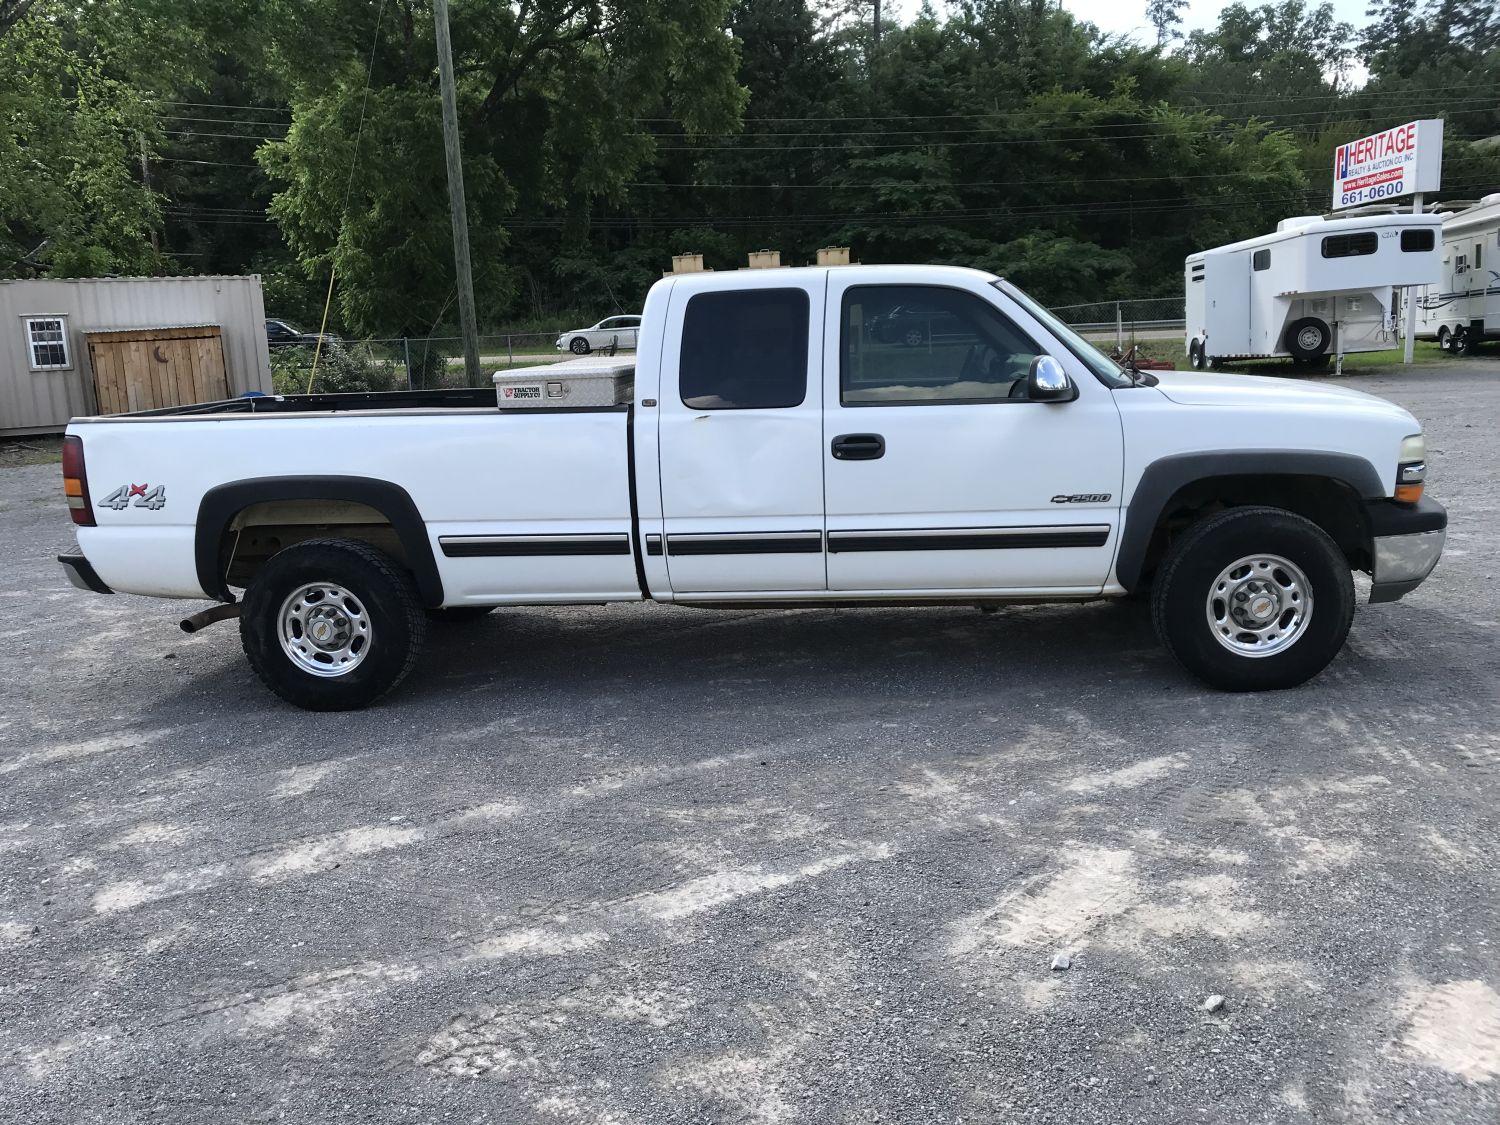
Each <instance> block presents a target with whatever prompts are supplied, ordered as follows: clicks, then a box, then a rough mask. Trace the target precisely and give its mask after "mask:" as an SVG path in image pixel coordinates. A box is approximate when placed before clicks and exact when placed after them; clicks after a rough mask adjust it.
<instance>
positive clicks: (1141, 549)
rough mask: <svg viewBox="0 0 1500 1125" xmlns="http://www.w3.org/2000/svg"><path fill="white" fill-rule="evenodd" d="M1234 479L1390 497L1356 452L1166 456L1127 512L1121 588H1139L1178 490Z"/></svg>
mask: <svg viewBox="0 0 1500 1125" xmlns="http://www.w3.org/2000/svg"><path fill="white" fill-rule="evenodd" d="M1229 476H1303V477H1327V478H1329V479H1331V480H1336V481H1339V482H1340V483H1342V484H1346V485H1348V486H1349V487H1350V488H1351V489H1353V490H1354V493H1355V495H1356V496H1359V497H1360V498H1361V499H1367V500H1373V499H1379V498H1381V497H1384V496H1385V494H1386V493H1385V485H1384V484H1382V483H1381V480H1380V474H1379V473H1378V472H1376V471H1375V466H1374V465H1372V464H1370V462H1368V461H1366V460H1365V459H1364V458H1363V457H1356V456H1354V455H1353V454H1351V453H1322V452H1316V451H1309V450H1301V449H1261V450H1255V451H1245V452H1229V451H1226V452H1222V453H1218V452H1213V453H1177V454H1174V455H1172V456H1171V457H1163V458H1161V459H1160V460H1157V461H1153V462H1151V464H1149V465H1147V466H1146V471H1145V472H1143V473H1142V474H1141V480H1140V483H1139V484H1137V485H1136V487H1135V495H1134V496H1132V497H1131V499H1130V506H1129V507H1128V508H1127V509H1126V511H1125V530H1124V532H1123V534H1121V536H1120V554H1119V556H1118V557H1117V558H1116V559H1115V576H1116V577H1117V578H1118V579H1119V581H1120V585H1122V586H1124V587H1125V589H1127V590H1132V591H1133V590H1135V589H1136V588H1137V587H1138V586H1139V584H1140V581H1141V571H1142V570H1143V568H1144V567H1145V563H1146V549H1147V548H1148V547H1149V546H1150V545H1151V533H1152V531H1153V530H1155V528H1156V521H1157V519H1158V518H1160V516H1161V514H1162V509H1163V508H1165V507H1166V504H1167V501H1168V500H1170V499H1171V498H1172V496H1173V495H1174V494H1175V493H1176V492H1177V491H1178V489H1180V488H1182V487H1184V486H1185V485H1189V484H1192V483H1193V482H1194V481H1199V480H1206V479H1208V478H1209V477H1229Z"/></svg>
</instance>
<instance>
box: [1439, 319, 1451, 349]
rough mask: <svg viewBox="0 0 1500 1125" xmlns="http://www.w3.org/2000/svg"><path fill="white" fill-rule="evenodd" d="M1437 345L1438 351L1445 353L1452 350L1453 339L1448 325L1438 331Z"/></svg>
mask: <svg viewBox="0 0 1500 1125" xmlns="http://www.w3.org/2000/svg"><path fill="white" fill-rule="evenodd" d="M1437 345H1438V350H1439V351H1444V352H1446V351H1448V350H1450V349H1451V348H1452V346H1453V337H1452V336H1451V334H1450V333H1449V332H1448V326H1447V325H1446V324H1445V325H1443V326H1442V327H1441V328H1439V329H1438V337H1437Z"/></svg>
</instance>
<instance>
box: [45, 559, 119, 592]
mask: <svg viewBox="0 0 1500 1125" xmlns="http://www.w3.org/2000/svg"><path fill="white" fill-rule="evenodd" d="M57 561H58V562H60V563H62V567H63V570H64V571H66V572H67V575H68V581H69V582H71V583H73V585H75V586H77V587H78V588H79V589H80V590H89V591H91V592H93V593H95V594H113V593H114V591H113V590H111V589H110V588H109V587H108V586H106V585H105V584H104V580H103V579H101V578H100V577H99V575H98V573H97V572H96V571H95V570H94V568H93V565H92V564H91V563H90V562H89V560H88V559H86V558H84V557H83V556H82V555H58V556H57Z"/></svg>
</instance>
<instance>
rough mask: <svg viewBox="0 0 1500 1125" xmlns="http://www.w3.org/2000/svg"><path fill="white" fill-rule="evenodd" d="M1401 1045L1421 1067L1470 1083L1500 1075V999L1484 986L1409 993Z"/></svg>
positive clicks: (1459, 984)
mask: <svg viewBox="0 0 1500 1125" xmlns="http://www.w3.org/2000/svg"><path fill="white" fill-rule="evenodd" d="M1402 1007H1403V1008H1405V1009H1406V1010H1407V1011H1408V1012H1409V1013H1410V1014H1409V1017H1408V1022H1407V1027H1406V1031H1405V1033H1404V1034H1403V1036H1402V1038H1401V1045H1402V1047H1403V1048H1404V1049H1405V1051H1406V1053H1407V1054H1408V1055H1410V1056H1412V1057H1414V1058H1416V1059H1418V1060H1419V1061H1421V1062H1425V1063H1428V1064H1430V1065H1432V1066H1436V1067H1440V1068H1441V1069H1443V1070H1446V1071H1447V1072H1448V1073H1449V1074H1456V1075H1458V1076H1459V1077H1460V1078H1465V1079H1467V1080H1468V1081H1470V1082H1488V1081H1490V1080H1491V1079H1492V1078H1494V1077H1495V1076H1496V1075H1500V993H1497V992H1496V991H1495V990H1494V989H1493V988H1491V987H1490V986H1489V985H1487V984H1485V983H1484V982H1483V981H1480V980H1458V981H1448V982H1446V983H1444V984H1435V985H1418V986H1416V987H1414V988H1411V989H1409V990H1408V991H1407V992H1406V995H1405V996H1404V998H1403V1002H1402Z"/></svg>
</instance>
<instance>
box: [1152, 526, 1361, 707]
mask: <svg viewBox="0 0 1500 1125" xmlns="http://www.w3.org/2000/svg"><path fill="white" fill-rule="evenodd" d="M1151 611H1152V619H1153V622H1154V623H1155V626H1156V632H1157V635H1158V636H1159V637H1160V638H1161V640H1162V643H1163V644H1165V645H1166V647H1167V649H1168V651H1170V652H1171V653H1172V655H1173V656H1174V657H1175V658H1176V660H1177V662H1178V663H1179V664H1181V665H1182V666H1183V667H1184V668H1185V669H1187V671H1189V672H1191V673H1192V674H1193V675H1195V676H1197V677H1198V678H1199V679H1200V680H1202V681H1204V682H1205V683H1207V684H1209V685H1211V686H1212V687H1216V688H1220V689H1222V690H1224V691H1267V690H1272V689H1276V688H1288V687H1296V686H1297V685H1298V684H1301V683H1305V682H1306V681H1308V680H1310V679H1312V677H1314V676H1316V675H1317V674H1318V673H1319V672H1321V671H1322V670H1323V669H1324V668H1326V667H1327V666H1328V664H1329V662H1330V661H1331V660H1332V659H1333V658H1334V657H1335V656H1337V655H1338V652H1339V649H1341V648H1342V647H1343V645H1344V640H1345V638H1346V637H1348V635H1349V627H1350V625H1351V624H1352V622H1353V620H1354V580H1353V577H1352V575H1351V574H1350V572H1349V564H1348V562H1347V561H1346V560H1345V559H1344V556H1343V553H1342V552H1341V551H1340V550H1339V548H1338V545H1337V544H1335V543H1334V541H1333V540H1332V539H1330V538H1329V537H1328V534H1327V533H1326V532H1325V531H1323V529H1322V528H1320V527H1318V526H1317V524H1315V523H1313V522H1312V521H1311V520H1307V519H1304V518H1303V517H1302V516H1299V515H1295V514H1293V513H1291V512H1287V511H1283V510H1281V509H1279V508H1249V507H1247V508H1231V509H1230V510H1228V511H1226V512H1220V513H1219V514H1218V515H1215V516H1210V517H1209V518H1207V519H1205V520H1203V521H1202V522H1201V523H1199V524H1196V525H1195V526H1193V527H1191V528H1189V529H1188V530H1187V531H1186V532H1185V533H1184V534H1183V535H1182V536H1181V538H1179V539H1178V540H1177V542H1176V543H1174V544H1173V545H1172V549H1171V550H1170V551H1169V552H1168V554H1167V557H1166V560H1165V562H1164V563H1163V565H1162V568H1161V572H1160V574H1159V575H1158V577H1157V581H1156V585H1155V587H1154V588H1153V591H1152V602H1151Z"/></svg>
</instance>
